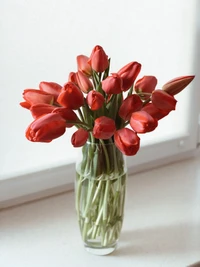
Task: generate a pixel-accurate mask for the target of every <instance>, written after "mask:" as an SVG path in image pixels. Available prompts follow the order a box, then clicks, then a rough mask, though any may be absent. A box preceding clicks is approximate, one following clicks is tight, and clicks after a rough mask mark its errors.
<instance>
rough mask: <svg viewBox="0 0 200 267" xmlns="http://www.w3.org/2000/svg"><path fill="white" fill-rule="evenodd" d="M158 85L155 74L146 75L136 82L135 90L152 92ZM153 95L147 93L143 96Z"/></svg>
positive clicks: (145, 97) (144, 97) (146, 97)
mask: <svg viewBox="0 0 200 267" xmlns="http://www.w3.org/2000/svg"><path fill="white" fill-rule="evenodd" d="M156 85H157V79H156V77H155V76H144V77H143V78H141V79H139V80H137V81H136V83H135V86H134V88H135V91H136V92H137V93H147V94H151V93H152V92H153V90H155V88H156ZM150 96H151V95H145V94H144V96H143V97H142V98H143V99H148V98H150Z"/></svg>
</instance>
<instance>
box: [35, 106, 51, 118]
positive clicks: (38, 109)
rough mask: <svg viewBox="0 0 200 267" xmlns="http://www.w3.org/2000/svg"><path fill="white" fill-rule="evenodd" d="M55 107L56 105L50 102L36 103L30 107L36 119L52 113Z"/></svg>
mask: <svg viewBox="0 0 200 267" xmlns="http://www.w3.org/2000/svg"><path fill="white" fill-rule="evenodd" d="M54 109H55V106H52V105H49V104H36V105H33V106H31V107H30V111H31V114H32V116H33V118H34V119H36V118H38V117H40V116H42V115H44V114H48V113H51V112H52V111H53V110H54Z"/></svg>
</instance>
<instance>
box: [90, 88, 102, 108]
mask: <svg viewBox="0 0 200 267" xmlns="http://www.w3.org/2000/svg"><path fill="white" fill-rule="evenodd" d="M86 101H87V103H88V105H89V106H90V108H91V110H98V109H100V108H101V107H102V106H103V104H104V97H103V95H102V94H101V93H99V92H97V91H95V90H92V91H90V92H89V93H88V95H87V97H86Z"/></svg>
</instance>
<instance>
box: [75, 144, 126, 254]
mask: <svg viewBox="0 0 200 267" xmlns="http://www.w3.org/2000/svg"><path fill="white" fill-rule="evenodd" d="M126 176H127V170H126V164H125V157H124V155H123V154H122V153H121V152H120V151H119V150H118V149H117V148H116V146H115V144H114V143H112V142H109V141H107V140H99V143H86V144H85V145H84V146H83V147H82V149H81V151H80V157H79V159H78V160H77V164H76V183H75V194H76V211H77V215H78V222H79V226H80V232H81V236H82V239H83V242H84V246H85V248H86V250H87V251H88V252H90V253H93V254H96V255H106V254H110V253H111V252H113V251H114V250H115V248H116V245H117V242H118V239H119V236H120V232H121V228H122V223H123V217H124V201H125V191H126Z"/></svg>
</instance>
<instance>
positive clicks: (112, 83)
mask: <svg viewBox="0 0 200 267" xmlns="http://www.w3.org/2000/svg"><path fill="white" fill-rule="evenodd" d="M102 89H103V90H104V92H106V94H119V93H121V92H122V79H121V77H120V76H119V75H118V74H116V73H114V74H112V76H108V77H107V78H106V79H105V80H103V81H102Z"/></svg>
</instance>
